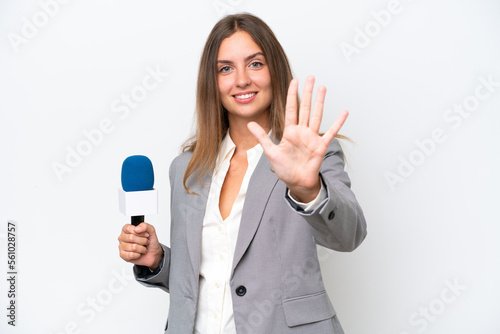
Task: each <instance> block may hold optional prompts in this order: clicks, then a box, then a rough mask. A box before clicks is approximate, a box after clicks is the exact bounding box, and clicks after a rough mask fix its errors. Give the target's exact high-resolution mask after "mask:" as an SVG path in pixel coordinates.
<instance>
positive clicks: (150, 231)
mask: <svg viewBox="0 0 500 334" xmlns="http://www.w3.org/2000/svg"><path fill="white" fill-rule="evenodd" d="M134 232H135V233H137V234H143V235H144V236H145V237H146V238H150V240H158V237H157V236H156V230H155V228H154V226H153V225H151V224H148V223H140V224H139V225H137V226H136V227H135V228H134Z"/></svg>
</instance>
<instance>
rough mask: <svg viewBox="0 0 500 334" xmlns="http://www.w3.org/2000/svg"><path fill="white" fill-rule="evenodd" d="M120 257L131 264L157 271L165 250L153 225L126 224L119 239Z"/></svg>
mask: <svg viewBox="0 0 500 334" xmlns="http://www.w3.org/2000/svg"><path fill="white" fill-rule="evenodd" d="M118 241H119V242H120V243H119V245H118V249H119V250H120V257H121V258H122V259H123V260H125V261H127V262H130V263H133V264H137V265H140V266H146V267H149V268H151V269H152V270H154V269H156V268H157V267H158V266H159V265H160V262H161V260H162V258H163V249H162V248H161V245H160V242H159V241H158V238H157V236H156V231H155V228H154V227H153V225H150V224H147V223H141V224H139V225H138V226H134V225H131V224H126V225H124V226H123V228H122V233H121V234H120V236H119V237H118Z"/></svg>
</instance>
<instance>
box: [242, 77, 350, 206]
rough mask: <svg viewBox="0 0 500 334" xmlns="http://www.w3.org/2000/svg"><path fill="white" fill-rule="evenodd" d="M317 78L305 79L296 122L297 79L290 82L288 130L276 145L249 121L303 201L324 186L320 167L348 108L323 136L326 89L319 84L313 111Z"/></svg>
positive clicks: (277, 169) (279, 172) (274, 164)
mask: <svg viewBox="0 0 500 334" xmlns="http://www.w3.org/2000/svg"><path fill="white" fill-rule="evenodd" d="M313 87H314V77H313V76H309V77H308V78H307V79H306V83H305V86H304V91H303V93H302V101H301V103H300V109H299V115H298V122H297V91H298V80H297V79H293V80H292V81H291V82H290V87H289V89H288V95H287V99H286V116H285V117H286V119H285V130H284V132H283V137H282V138H281V142H280V143H279V144H278V145H276V144H274V143H273V142H272V140H271V139H270V138H269V136H268V135H267V133H266V132H265V131H264V129H262V127H261V126H260V125H259V124H257V123H255V122H250V123H248V129H249V130H250V132H252V134H253V135H254V136H255V137H256V138H257V140H258V141H259V143H260V144H261V145H262V147H263V149H264V153H265V154H266V155H267V158H268V159H269V161H270V162H271V165H272V167H273V169H274V172H275V173H276V176H277V177H278V178H279V179H280V180H282V181H283V182H285V184H286V185H287V187H288V188H289V189H290V192H291V193H292V194H293V195H294V197H296V199H298V200H299V201H301V202H303V203H308V202H310V201H312V200H313V199H315V198H316V196H317V195H318V193H319V191H320V189H321V183H320V182H321V180H320V177H319V169H320V167H321V163H322V162H323V158H324V156H325V153H326V150H327V148H328V145H329V144H330V142H331V141H332V139H333V138H334V137H335V135H336V134H337V132H338V131H339V130H340V128H341V127H342V125H343V124H344V122H345V120H346V118H347V115H348V114H349V113H348V112H347V111H344V112H342V113H341V114H340V116H339V117H338V118H337V120H336V121H335V122H334V123H333V124H332V126H331V127H330V128H329V129H328V131H327V132H326V133H325V134H324V135H322V136H320V135H319V127H320V125H321V118H322V116H323V102H324V100H325V94H326V88H325V87H323V86H320V87H319V88H318V92H317V94H316V100H315V102H314V108H313V110H312V114H311V101H312V92H313Z"/></svg>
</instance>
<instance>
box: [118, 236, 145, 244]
mask: <svg viewBox="0 0 500 334" xmlns="http://www.w3.org/2000/svg"><path fill="white" fill-rule="evenodd" d="M118 241H119V242H120V244H122V243H127V244H139V245H144V246H146V245H149V244H150V241H149V239H148V238H145V237H141V236H137V235H135V234H130V233H129V234H126V233H122V234H120V236H119V237H118Z"/></svg>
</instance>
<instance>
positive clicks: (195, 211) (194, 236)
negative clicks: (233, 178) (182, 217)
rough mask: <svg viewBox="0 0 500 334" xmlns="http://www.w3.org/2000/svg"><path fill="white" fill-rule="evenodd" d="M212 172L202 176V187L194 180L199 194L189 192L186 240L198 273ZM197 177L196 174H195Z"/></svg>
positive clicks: (194, 189)
mask: <svg viewBox="0 0 500 334" xmlns="http://www.w3.org/2000/svg"><path fill="white" fill-rule="evenodd" d="M209 175H212V173H211V172H210V173H209V174H208V175H207V176H205V177H203V178H202V184H204V185H205V187H202V186H200V185H199V184H198V182H193V183H195V185H193V187H192V188H191V190H192V191H194V192H195V193H197V194H198V195H191V194H187V195H186V196H188V198H187V199H188V201H187V202H188V203H189V204H188V205H186V210H185V211H186V212H185V214H186V240H187V246H188V250H189V257H190V259H191V264H192V265H193V270H194V272H195V273H196V274H198V273H199V270H200V261H201V232H202V227H203V218H204V216H205V209H206V206H207V198H208V193H209V190H210V176H209ZM195 177H196V176H195Z"/></svg>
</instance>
